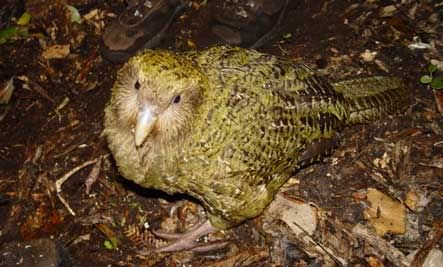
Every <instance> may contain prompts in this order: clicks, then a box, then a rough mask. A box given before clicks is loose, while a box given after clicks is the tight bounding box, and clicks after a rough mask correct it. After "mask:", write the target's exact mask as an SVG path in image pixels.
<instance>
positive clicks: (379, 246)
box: [352, 224, 409, 267]
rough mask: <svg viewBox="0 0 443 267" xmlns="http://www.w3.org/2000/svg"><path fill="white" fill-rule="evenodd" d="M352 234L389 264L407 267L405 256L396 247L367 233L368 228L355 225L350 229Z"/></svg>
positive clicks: (369, 232) (371, 233)
mask: <svg viewBox="0 0 443 267" xmlns="http://www.w3.org/2000/svg"><path fill="white" fill-rule="evenodd" d="M352 232H353V233H354V234H355V235H356V236H357V237H358V238H361V239H363V240H364V241H366V242H368V244H369V245H370V246H371V247H372V248H373V249H374V250H376V251H377V252H378V253H379V254H380V255H383V256H385V257H386V258H387V259H388V260H389V261H390V262H392V263H393V264H394V265H395V266H405V267H406V266H409V261H408V260H407V259H406V257H405V255H404V254H403V253H402V252H401V251H400V250H398V249H397V248H396V247H394V246H392V245H391V244H389V243H388V242H386V241H385V240H384V239H383V238H381V237H380V236H378V235H376V234H374V233H373V232H371V231H369V229H368V228H366V227H365V226H363V225H361V224H357V225H356V226H354V228H353V229H352Z"/></svg>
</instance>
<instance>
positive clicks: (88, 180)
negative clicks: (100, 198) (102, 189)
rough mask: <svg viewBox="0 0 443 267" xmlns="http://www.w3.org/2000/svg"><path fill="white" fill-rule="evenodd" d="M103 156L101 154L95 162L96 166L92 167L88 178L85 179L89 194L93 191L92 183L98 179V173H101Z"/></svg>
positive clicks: (87, 193)
mask: <svg viewBox="0 0 443 267" xmlns="http://www.w3.org/2000/svg"><path fill="white" fill-rule="evenodd" d="M102 161H103V156H100V157H99V158H98V160H97V162H96V163H95V165H94V167H93V168H92V170H91V172H90V173H89V175H88V178H86V180H85V186H86V190H85V192H86V195H89V193H90V192H91V187H92V185H93V184H94V183H95V182H96V181H97V179H98V175H99V174H100V169H101V166H102Z"/></svg>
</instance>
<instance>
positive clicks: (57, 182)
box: [55, 158, 99, 216]
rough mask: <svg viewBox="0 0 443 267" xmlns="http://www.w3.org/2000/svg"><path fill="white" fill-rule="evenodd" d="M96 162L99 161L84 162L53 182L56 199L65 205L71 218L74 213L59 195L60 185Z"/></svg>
mask: <svg viewBox="0 0 443 267" xmlns="http://www.w3.org/2000/svg"><path fill="white" fill-rule="evenodd" d="M98 160H99V159H98V158H97V159H94V160H90V161H86V162H84V163H82V164H80V165H79V166H77V167H75V168H74V169H72V170H70V171H69V172H67V173H66V174H65V175H63V176H62V177H61V178H60V179H58V180H57V181H55V191H56V192H57V197H58V198H59V199H60V201H61V202H62V203H63V205H65V207H66V209H68V211H69V212H70V213H71V214H72V216H75V212H74V211H73V210H72V209H71V208H70V207H69V204H68V202H67V201H66V200H65V199H64V198H63V197H62V195H61V192H62V185H63V183H64V182H66V181H67V180H68V179H69V177H71V176H72V175H73V174H74V173H76V172H78V171H79V170H81V169H83V168H85V167H87V166H89V165H92V164H94V163H96V162H97V161H98Z"/></svg>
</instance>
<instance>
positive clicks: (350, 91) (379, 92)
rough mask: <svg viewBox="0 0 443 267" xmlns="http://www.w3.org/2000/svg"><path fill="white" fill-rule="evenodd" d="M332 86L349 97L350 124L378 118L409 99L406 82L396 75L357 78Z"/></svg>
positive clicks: (394, 110)
mask: <svg viewBox="0 0 443 267" xmlns="http://www.w3.org/2000/svg"><path fill="white" fill-rule="evenodd" d="M333 86H334V89H335V90H336V91H338V92H341V93H342V94H343V96H344V97H345V98H346V99H347V100H348V103H349V111H350V112H349V117H348V119H347V123H348V124H357V123H365V122H369V121H373V120H377V119H380V118H382V117H383V116H386V115H388V114H392V113H395V112H396V111H400V110H403V108H405V107H406V106H407V102H408V100H409V92H408V90H407V88H406V86H405V84H404V83H403V81H402V80H400V79H399V78H396V77H383V76H374V77H369V78H357V79H351V80H345V81H341V82H336V83H334V84H333Z"/></svg>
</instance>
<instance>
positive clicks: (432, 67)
mask: <svg viewBox="0 0 443 267" xmlns="http://www.w3.org/2000/svg"><path fill="white" fill-rule="evenodd" d="M436 70H437V66H436V65H434V64H429V66H428V71H429V73H434V72H435V71H436Z"/></svg>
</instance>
